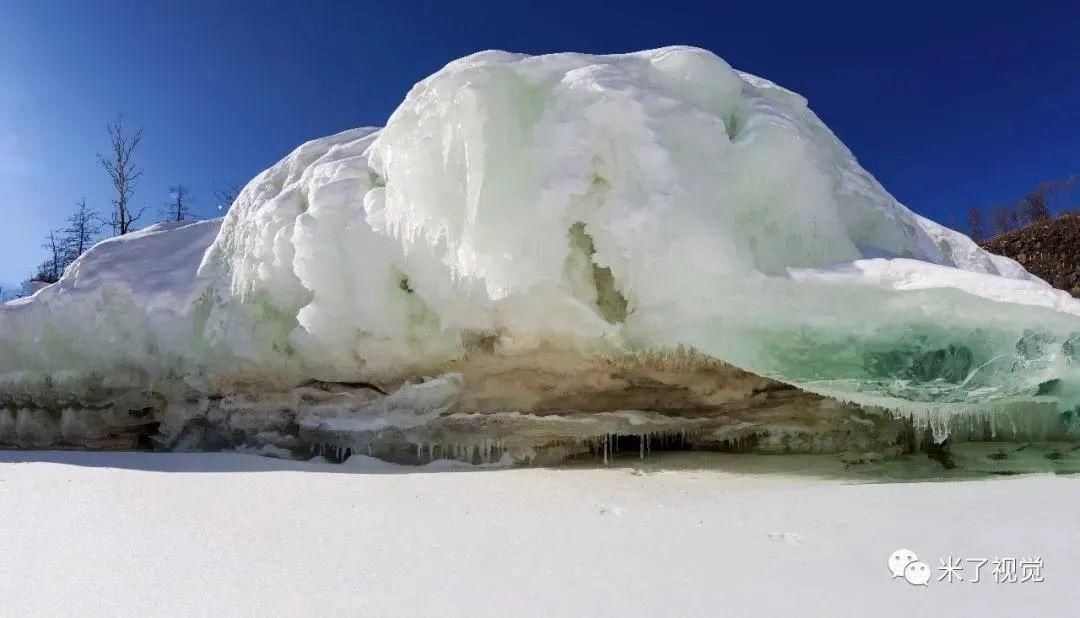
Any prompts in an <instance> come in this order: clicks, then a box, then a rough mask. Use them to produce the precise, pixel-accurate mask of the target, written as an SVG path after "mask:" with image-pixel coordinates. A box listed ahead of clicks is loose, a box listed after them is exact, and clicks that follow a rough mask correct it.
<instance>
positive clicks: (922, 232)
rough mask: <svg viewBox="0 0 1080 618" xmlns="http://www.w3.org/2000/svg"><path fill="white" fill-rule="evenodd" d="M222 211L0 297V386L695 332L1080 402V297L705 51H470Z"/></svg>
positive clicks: (776, 353) (858, 369) (917, 385)
mask: <svg viewBox="0 0 1080 618" xmlns="http://www.w3.org/2000/svg"><path fill="white" fill-rule="evenodd" d="M216 227H217V223H216V222H207V223H201V224H195V225H188V226H181V227H176V228H169V229H166V228H152V229H151V230H148V231H147V232H145V233H142V234H139V235H137V236H135V237H132V238H131V239H130V240H129V239H119V240H112V241H108V242H106V243H103V244H102V245H99V246H98V247H96V248H95V249H94V250H92V251H91V252H90V253H89V254H88V255H87V256H86V257H84V258H83V259H82V260H81V261H80V262H78V263H76V265H75V266H74V267H73V268H72V269H71V270H70V271H69V272H68V273H67V274H66V275H65V277H64V280H63V281H62V282H61V283H60V284H58V285H57V286H53V287H51V288H49V289H46V290H44V291H42V292H40V293H39V294H37V295H36V296H35V297H34V298H33V299H31V300H29V301H26V302H23V303H21V304H18V305H14V306H9V307H5V308H4V310H3V312H2V313H0V375H2V376H3V383H2V386H0V390H6V391H7V392H16V393H30V394H28V395H26V396H29V397H32V393H33V391H34V390H35V389H41V388H43V385H45V386H47V387H48V388H50V389H53V390H56V389H57V388H58V385H65V384H67V385H69V389H72V390H77V389H79V388H83V389H85V388H89V387H87V386H86V384H85V383H86V382H87V380H88V378H87V376H93V379H92V380H90V382H92V383H93V384H99V385H100V384H113V385H138V386H139V387H140V388H147V387H148V385H156V386H155V388H161V386H160V385H161V384H162V383H183V384H184V385H185V388H191V389H194V390H196V391H198V392H211V391H215V390H217V391H228V390H229V389H230V388H233V387H234V386H235V385H241V384H242V385H247V386H248V387H249V388H254V389H262V390H274V389H279V390H287V389H288V388H291V387H293V386H295V385H297V384H299V383H301V382H304V381H306V380H317V381H319V382H320V383H331V382H337V383H341V382H347V383H358V382H366V383H371V384H384V385H390V384H394V385H396V384H400V383H401V382H402V381H403V380H407V379H410V378H413V377H416V376H423V375H435V374H437V373H442V372H446V371H461V372H463V373H464V375H465V376H466V378H468V376H469V372H470V371H472V370H473V369H474V368H475V367H476V366H478V363H481V361H479V360H477V359H478V358H480V357H492V358H496V359H518V361H515V362H519V361H520V359H522V358H532V359H534V360H535V362H534V363H533V364H534V366H536V367H546V368H547V369H553V370H554V369H555V368H557V367H559V366H564V367H569V366H573V365H574V363H577V362H580V361H577V360H575V361H567V360H566V359H567V358H578V359H580V358H609V359H610V358H628V357H639V356H641V355H644V354H660V355H663V354H664V353H666V352H670V351H672V350H676V349H693V350H696V352H697V353H699V354H701V355H705V356H707V357H712V358H713V359H719V360H721V361H725V362H727V363H730V364H731V365H734V366H736V367H738V368H741V369H743V370H746V371H749V372H752V373H754V374H757V375H759V376H764V377H766V378H769V379H772V380H777V381H781V382H785V383H788V384H791V385H795V386H797V387H799V388H801V389H803V390H806V391H810V392H814V393H819V394H822V395H826V396H830V397H835V398H839V399H842V400H847V401H852V402H856V403H859V404H863V405H874V406H883V407H887V408H891V409H894V410H900V411H903V412H910V413H915V414H919V415H929V416H931V417H940V416H941V415H949V414H952V413H953V412H981V411H987V410H999V409H1008V408H1012V409H1027V408H1031V409H1035V408H1042V409H1043V410H1051V411H1054V412H1062V413H1064V412H1068V411H1069V410H1072V409H1073V408H1074V407H1075V406H1076V405H1077V403H1078V402H1080V364H1078V362H1077V361H1078V360H1080V335H1078V333H1080V302H1078V301H1076V300H1073V299H1071V298H1070V297H1069V296H1068V295H1067V294H1065V293H1063V292H1059V291H1056V290H1054V289H1052V288H1051V287H1050V286H1049V285H1047V284H1046V283H1044V282H1043V281H1041V280H1038V279H1036V278H1034V277H1032V276H1031V275H1029V274H1028V273H1027V272H1025V271H1024V270H1023V269H1022V268H1021V267H1020V266H1019V265H1018V264H1017V263H1015V262H1013V261H1011V260H1009V259H1006V258H1002V257H998V256H994V255H990V254H988V253H986V252H984V251H982V250H981V249H980V248H979V247H977V246H976V245H975V244H974V243H973V242H972V241H971V240H970V239H968V238H966V237H965V236H963V235H961V234H959V233H957V232H954V231H952V230H949V229H946V228H944V227H942V226H940V225H937V224H935V223H933V222H932V221H929V220H927V219H925V218H923V217H920V216H918V215H916V214H914V213H912V212H911V211H910V210H908V209H907V208H905V207H904V206H902V205H901V204H899V203H898V202H897V201H896V200H895V199H893V197H892V196H890V195H889V194H888V193H887V192H886V191H885V189H884V188H882V187H881V185H880V184H878V183H877V181H875V180H874V178H873V177H872V176H870V174H869V173H867V172H866V171H865V170H863V169H862V168H861V167H860V166H859V164H858V162H857V161H856V160H855V158H854V156H852V154H851V152H850V151H848V149H847V148H845V147H844V145H843V144H842V143H841V142H840V141H839V140H838V139H837V138H836V137H835V136H834V135H833V134H832V133H831V132H830V131H829V130H828V128H826V127H825V125H824V124H823V123H822V122H821V121H820V120H819V119H818V118H817V116H815V115H814V114H813V112H811V111H810V109H809V108H808V107H807V103H806V100H805V99H803V98H802V97H800V96H799V95H797V94H795V93H793V92H790V91H788V90H785V89H783V88H781V87H779V86H777V85H775V84H773V83H771V82H768V81H766V80H763V79H760V78H757V77H753V76H750V75H747V74H743V73H739V72H737V71H735V70H733V69H732V68H731V67H729V66H728V65H727V64H726V63H725V62H724V61H723V60H721V59H719V58H717V57H716V56H714V55H712V54H711V53H709V52H706V51H703V50H699V49H694V48H686V47H672V48H665V49H660V50H654V51H647V52H640V53H634V54H626V55H616V56H588V55H581V54H556V55H548V56H536V57H528V56H522V55H515V54H509V53H504V52H483V53H479V54H475V55H473V56H469V57H467V58H463V59H461V60H457V61H455V62H452V63H450V64H449V65H447V66H446V67H445V68H444V69H442V70H441V71H439V72H438V73H436V74H435V75H432V76H431V77H429V78H427V79H425V80H424V81H422V82H421V83H419V84H417V85H416V86H415V87H414V88H413V89H412V91H411V92H410V93H409V94H408V96H407V97H406V98H405V100H404V102H403V103H402V104H401V106H400V107H399V108H398V109H397V110H396V111H395V112H394V114H393V115H392V116H391V117H390V119H389V121H388V123H387V125H386V127H385V128H384V129H382V130H377V129H357V130H353V131H347V132H345V133H341V134H338V135H335V136H332V137H328V138H324V139H320V140H316V141H312V142H309V143H307V144H304V145H303V146H301V147H300V148H298V149H297V150H296V151H295V152H293V153H292V154H291V155H289V156H288V157H286V158H285V159H284V160H282V161H281V162H280V163H278V164H277V165H275V166H274V167H272V168H270V169H269V170H267V171H265V172H263V173H262V174H260V175H259V176H258V177H256V178H255V179H253V180H252V181H251V182H250V183H249V184H248V186H247V187H246V188H245V189H244V191H243V192H242V193H241V195H240V197H239V198H238V199H237V201H236V203H235V204H234V205H233V207H232V209H231V210H230V212H229V214H228V216H227V217H226V218H225V219H224V220H223V221H222V222H221V224H220V231H219V232H218V231H217V229H216ZM215 233H216V235H215ZM204 250H205V254H204ZM196 256H199V257H201V260H202V261H201V265H200V266H199V267H198V277H197V278H195V277H194V266H193V262H192V259H193V258H195V257H196ZM484 362H487V361H484ZM497 367H498V364H497V363H490V362H489V363H488V370H487V371H486V372H481V373H480V374H478V375H477V376H474V378H475V379H477V380H481V381H482V380H483V379H484V377H485V376H487V377H490V376H492V375H497V374H498V368H497ZM556 373H557V372H556ZM669 374H670V372H669ZM564 375H565V374H564ZM556 380H557V378H556ZM550 387H551V384H548V385H547V386H545V387H544V388H550ZM467 388H472V389H473V390H474V391H475V390H476V389H481V390H482V387H481V386H478V385H477V384H476V383H475V380H474V382H473V383H472V386H470V387H467ZM538 388H539V387H538ZM526 390H527V389H526ZM539 390H543V389H542V388H540V389H539ZM748 392H749V391H748ZM474 394H475V393H474ZM465 399H468V397H465ZM474 399H475V398H474ZM535 403H536V402H535V401H533V404H535ZM365 405H367V404H365ZM477 405H478V406H480V407H483V405H482V404H477ZM502 405H503V407H504V408H505V406H511V407H513V406H520V407H521V408H526V409H525V410H524V411H535V410H534V409H527V408H529V406H528V405H526V404H524V403H522V401H521V398H518V400H513V401H511V400H505V401H503V404H502ZM611 405H612V406H613V407H612V410H617V409H619V404H618V403H617V402H613V403H612V404H611ZM635 405H637V406H638V407H646V408H647V407H648V404H643V403H642V402H640V401H638V402H637V403H636V404H635ZM655 405H659V404H655ZM815 405H816V404H815ZM462 406H463V404H460V402H459V404H458V406H457V407H458V409H456V410H450V411H451V412H469V411H471V410H468V409H465V410H462V409H460V408H462ZM369 407H370V406H369ZM466 407H467V406H466ZM534 407H535V406H534ZM579 407H580V406H579ZM500 409H502V408H500ZM635 409H636V408H635ZM448 410H449V408H448ZM505 411H511V410H505ZM643 411H645V412H648V411H650V410H643Z"/></svg>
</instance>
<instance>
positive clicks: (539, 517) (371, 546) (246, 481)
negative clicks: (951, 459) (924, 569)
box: [0, 452, 1080, 617]
mask: <svg viewBox="0 0 1080 618" xmlns="http://www.w3.org/2000/svg"><path fill="white" fill-rule="evenodd" d="M823 461H824V462H826V463H828V462H832V461H834V460H831V459H828V458H825V459H821V458H817V459H815V458H776V457H772V458H769V457H752V456H732V457H716V456H713V457H710V458H708V459H698V458H688V459H687V458H683V459H671V460H666V461H665V460H656V461H652V462H646V463H645V464H640V463H636V464H634V465H633V467H611V468H602V469H596V468H591V467H590V468H575V469H510V470H487V469H460V467H455V466H454V465H451V464H445V465H440V464H435V465H432V466H427V467H423V468H407V467H397V466H392V465H389V464H385V463H381V462H376V461H373V460H369V459H366V458H360V457H356V458H354V459H353V460H350V462H348V463H347V464H345V465H343V466H331V465H327V464H318V463H308V464H302V463H296V462H283V461H276V460H271V459H265V458H260V457H254V456H245V455H235V454H145V453H108V454H106V453H76V452H4V453H0V598H2V599H3V604H2V606H0V607H2V610H0V614H2V615H4V616H42V615H71V614H73V613H77V614H78V615H80V616H110V617H112V616H145V615H153V616H305V615H320V616H433V615H440V616H500V617H504V616H652V617H658V616H770V617H772V616H789V615H798V616H854V615H874V616H930V615H954V616H1067V615H1075V611H1076V607H1078V606H1080V587H1078V586H1076V584H1075V582H1076V578H1077V577H1078V576H1080V551H1077V547H1078V546H1080V528H1078V527H1077V526H1076V525H1075V517H1076V513H1077V512H1080V484H1078V481H1077V479H1076V478H1073V477H1068V476H1053V475H1032V476H1019V477H1007V478H1005V477H1000V478H984V479H975V480H942V481H941V482H916V483H906V482H868V477H866V476H864V477H852V476H849V475H839V476H835V475H830V474H819V475H811V474H807V473H806V472H805V471H806V470H807V469H817V470H819V471H821V472H826V471H827V470H828V469H829V468H828V466H827V465H823V464H822V462H823ZM704 462H712V463H711V464H710V467H709V468H703V467H702V466H701V465H700V464H702V463H704ZM815 462H816V463H815ZM661 464H663V467H661ZM642 465H644V466H646V467H641V466H642ZM777 466H780V469H779V471H778V470H777V469H776V468H777ZM928 469H929V468H928ZM923 478H924V479H925V477H923ZM899 548H906V549H910V550H912V551H914V552H916V553H917V554H918V556H919V558H920V559H921V560H923V561H924V562H926V563H927V564H928V565H929V566H930V568H932V569H933V570H934V574H933V578H932V579H931V581H930V582H929V584H928V585H927V586H925V587H922V586H913V585H910V584H908V583H906V582H905V581H904V580H903V579H902V578H898V579H894V578H892V576H891V575H890V573H889V570H888V569H887V567H886V560H887V558H888V556H889V555H890V554H891V553H892V552H893V551H894V550H896V549H899ZM947 556H952V557H954V558H967V559H987V560H988V561H990V562H988V563H987V564H986V565H985V566H984V567H983V568H982V569H981V580H982V581H981V582H979V583H971V582H964V583H960V582H955V583H946V582H940V581H938V576H939V572H938V571H937V567H938V566H939V561H940V560H941V559H942V558H945V557H947ZM995 557H999V558H1005V557H1015V558H1017V561H1018V562H1019V561H1020V560H1021V559H1023V558H1036V557H1037V558H1041V559H1042V560H1043V568H1042V571H1041V577H1042V578H1043V579H1044V580H1045V581H1043V582H1041V583H1037V582H1033V581H1028V582H1025V583H1020V582H1017V583H995V581H994V576H993V570H992V561H993V560H994V558H995ZM966 569H967V571H966V572H967V575H968V579H970V578H971V575H972V574H973V569H974V566H973V564H972V563H967V566H966Z"/></svg>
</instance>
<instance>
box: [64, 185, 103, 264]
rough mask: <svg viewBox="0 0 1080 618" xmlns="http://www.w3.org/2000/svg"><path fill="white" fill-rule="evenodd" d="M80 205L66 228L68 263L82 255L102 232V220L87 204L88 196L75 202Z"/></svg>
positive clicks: (65, 241)
mask: <svg viewBox="0 0 1080 618" xmlns="http://www.w3.org/2000/svg"><path fill="white" fill-rule="evenodd" d="M75 205H76V206H78V210H76V211H75V212H74V213H72V215H71V216H70V217H68V226H67V227H66V228H64V230H63V232H64V237H63V246H64V251H65V252H66V256H65V260H66V262H67V263H68V264H70V263H71V262H74V261H75V260H76V259H78V258H79V256H80V255H82V254H84V253H86V250H87V249H89V248H90V246H91V245H93V244H94V241H95V240H96V239H97V235H98V234H99V233H100V232H101V224H100V223H99V221H100V220H101V219H100V217H98V214H97V213H96V212H94V211H93V210H91V209H90V208H89V207H88V206H87V205H86V198H85V197H84V198H82V199H80V200H79V201H77V202H75Z"/></svg>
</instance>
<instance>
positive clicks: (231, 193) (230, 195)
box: [214, 183, 243, 210]
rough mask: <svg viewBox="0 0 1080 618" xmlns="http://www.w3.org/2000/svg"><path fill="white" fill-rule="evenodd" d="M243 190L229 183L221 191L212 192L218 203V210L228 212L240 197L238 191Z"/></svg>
mask: <svg viewBox="0 0 1080 618" xmlns="http://www.w3.org/2000/svg"><path fill="white" fill-rule="evenodd" d="M242 189H243V187H241V186H240V185H237V184H233V183H229V184H226V185H225V186H224V187H222V188H221V189H218V190H217V191H214V197H216V198H217V201H218V210H228V209H229V208H231V207H232V205H233V202H235V201H236V198H238V197H240V191H241V190H242Z"/></svg>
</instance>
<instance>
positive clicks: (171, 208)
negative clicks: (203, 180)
mask: <svg viewBox="0 0 1080 618" xmlns="http://www.w3.org/2000/svg"><path fill="white" fill-rule="evenodd" d="M169 198H170V201H168V202H166V203H165V215H166V217H165V220H166V221H183V220H184V219H187V218H188V217H190V216H191V205H190V204H191V199H190V198H189V197H188V188H187V187H185V186H184V185H176V186H175V187H169Z"/></svg>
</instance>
